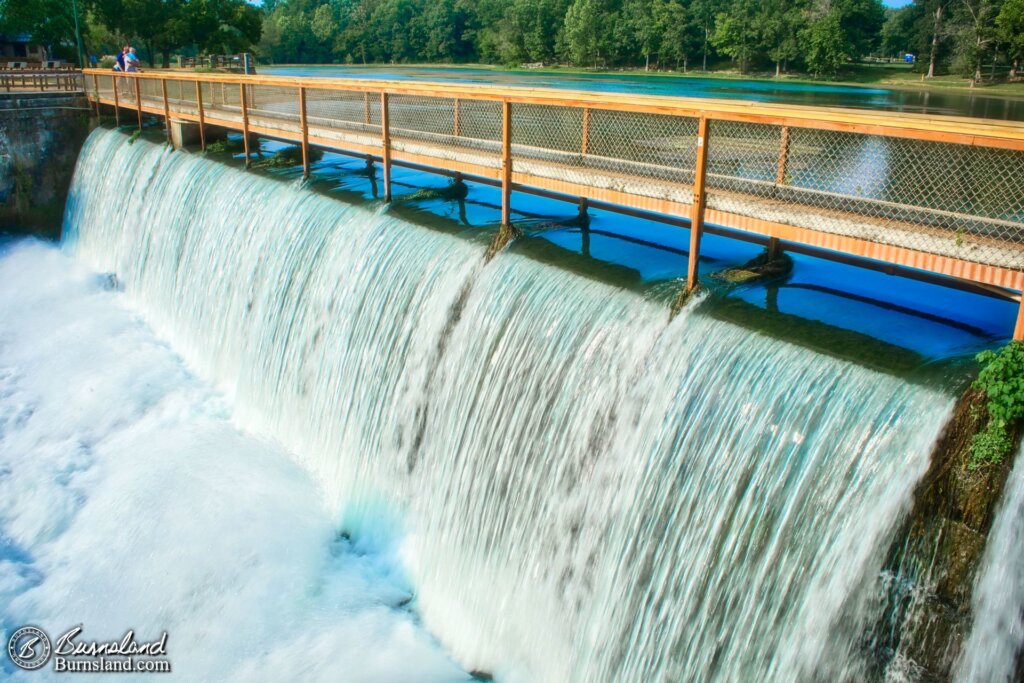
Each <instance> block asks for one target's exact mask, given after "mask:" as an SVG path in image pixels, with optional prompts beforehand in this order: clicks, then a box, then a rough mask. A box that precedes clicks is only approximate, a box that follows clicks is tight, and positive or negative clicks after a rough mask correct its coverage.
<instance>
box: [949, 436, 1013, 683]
mask: <svg viewBox="0 0 1024 683" xmlns="http://www.w3.org/2000/svg"><path fill="white" fill-rule="evenodd" d="M1021 577H1024V449H1022V451H1021V452H1020V453H1018V454H1017V462H1016V463H1015V465H1014V468H1013V470H1012V472H1011V473H1010V477H1009V479H1007V481H1006V491H1005V493H1004V494H1003V500H1002V502H1001V503H1000V507H999V511H998V512H997V513H996V518H995V523H994V524H993V527H992V531H991V532H990V533H989V541H988V545H987V546H986V547H985V556H984V559H983V560H982V563H981V569H980V571H979V577H978V582H977V586H976V587H975V590H974V600H973V605H972V611H973V613H974V626H973V627H972V629H971V634H970V636H969V637H968V638H967V640H966V642H965V643H964V649H963V652H962V654H961V657H960V661H959V662H958V663H957V667H956V672H955V676H956V680H958V681H964V682H965V683H966V682H970V683H975V682H977V683H981V682H991V683H1004V682H1005V683H1012V682H1013V681H1016V680H1020V678H1019V677H1020V675H1021V669H1020V667H1022V666H1024V661H1022V659H1021V658H1022V657H1024V583H1022V582H1021Z"/></svg>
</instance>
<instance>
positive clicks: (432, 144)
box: [86, 70, 1024, 337]
mask: <svg viewBox="0 0 1024 683" xmlns="http://www.w3.org/2000/svg"><path fill="white" fill-rule="evenodd" d="M86 73H87V79H88V82H87V90H88V91H89V94H90V96H91V98H92V99H93V101H94V102H97V103H100V104H105V105H111V106H114V107H115V108H121V109H123V108H129V109H135V110H136V111H138V112H139V117H140V120H141V115H142V114H143V113H148V114H154V115H156V116H161V117H167V118H170V119H179V120H184V121H194V122H197V123H201V124H203V125H206V126H210V125H214V126H221V127H224V128H228V129H233V130H238V131H241V132H248V133H250V134H255V135H261V136H266V137H272V138H276V139H281V140H288V141H293V142H295V143H298V144H299V145H302V146H303V148H304V149H306V148H307V147H308V146H309V145H312V146H316V147H321V148H325V149H330V150H337V151H342V152H347V153H353V154H365V155H369V156H373V157H375V158H379V159H381V160H382V161H383V162H384V166H385V186H386V188H387V192H388V193H389V192H390V183H389V177H390V175H389V174H390V164H391V163H392V162H403V163H408V164H415V165H420V166H425V167H429V168H436V169H440V170H444V171H447V172H458V173H462V174H465V175H467V176H472V177H476V178H481V179H487V180H489V181H492V182H494V183H496V184H501V185H502V186H503V188H504V190H505V192H504V207H505V211H504V219H505V222H508V220H509V215H510V214H509V202H510V199H509V193H510V192H511V190H512V189H516V190H520V189H522V190H527V191H529V190H539V191H545V192H553V193H558V194H562V195H567V196H569V197H572V198H576V197H579V198H586V199H588V200H593V201H598V202H605V203H610V204H614V205H618V206H622V207H628V208H632V209H639V210H643V211H651V212H655V213H659V214H664V215H668V216H673V217H678V218H683V219H686V220H689V221H690V222H691V224H693V225H696V226H697V230H693V231H691V232H692V236H691V237H692V239H691V253H699V241H700V234H701V232H702V230H703V225H704V223H705V222H708V223H713V224H717V225H720V226H725V227H728V228H733V229H735V230H739V231H744V232H746V233H751V234H754V235H759V236H762V237H765V238H769V239H772V240H781V241H783V242H788V243H793V244H799V245H805V246H809V247H815V248H821V249H827V250H832V251H836V252H841V253H844V254H849V255H852V256H856V257H861V258H867V259H874V260H877V261H882V262H885V263H888V264H893V265H896V266H902V267H907V268H914V269H920V270H924V271H930V272H932V273H935V274H939V275H943V276H948V277H954V278H959V279H962V280H968V281H971V282H974V283H978V284H980V285H983V286H990V287H997V288H1005V289H1008V290H1015V291H1021V290H1022V289H1024V124H1021V123H1016V122H1000V121H986V120H976V119H966V118H958V117H938V116H925V115H915V114H897V113H892V112H873V111H855V110H843V109H832V108H816V107H800V106H789V105H775V104H763V103H755V102H746V101H744V102H736V101H717V100H697V99H688V98H665V97H646V96H636V95H629V96H627V95H617V94H605V93H589V92H576V91H562V90H533V89H524V88H496V87H486V86H475V85H474V86H471V85H459V84H449V83H413V82H396V81H364V80H348V79H337V80H328V79H317V78H305V79H302V78H283V77H263V76H258V77H252V76H249V77H246V76H236V75H218V74H193V73H177V72H159V73H152V74H151V73H144V74H141V75H140V76H138V77H136V78H121V79H120V80H121V85H120V87H119V88H118V90H117V91H115V89H114V79H113V78H112V77H111V75H110V72H107V71H91V70H87V71H86ZM136 93H137V95H136ZM137 96H138V97H139V98H140V99H141V107H137V106H136V97H137ZM306 168H307V172H308V162H307V164H306ZM695 262H696V259H691V273H690V276H691V277H690V281H691V282H695V281H696V270H695V267H696V263H695ZM1017 332H1018V335H1017V336H1018V337H1024V319H1022V320H1019V321H1018V331H1017Z"/></svg>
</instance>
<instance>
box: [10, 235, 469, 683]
mask: <svg viewBox="0 0 1024 683" xmlns="http://www.w3.org/2000/svg"><path fill="white" fill-rule="evenodd" d="M0 282H3V283H4V286H3V287H2V288H0V321H2V322H0V625H2V633H0V636H2V638H3V642H4V643H6V639H7V637H8V636H9V634H10V632H11V631H12V630H13V629H15V628H17V627H19V626H21V625H23V624H25V623H32V624H35V625H38V626H41V627H43V628H44V629H46V630H48V632H49V633H50V634H51V636H53V635H55V634H58V633H61V632H63V631H65V630H66V629H68V628H70V627H72V626H74V625H76V624H78V623H81V624H83V625H84V629H85V633H84V635H85V636H86V637H89V638H104V639H110V638H115V637H120V636H121V635H122V634H123V633H124V632H125V631H126V630H127V629H128V628H134V629H136V632H137V633H138V634H139V636H140V637H142V638H146V637H155V636H158V635H159V632H161V631H163V630H167V631H168V632H169V639H168V650H169V656H170V659H171V663H172V667H173V674H172V676H171V679H173V680H184V681H198V680H210V681H222V680H237V681H285V680H303V681H327V680H331V681H337V680H344V681H347V682H350V681H365V682H368V683H369V682H374V681H388V682H391V681H403V680H409V681H413V680H415V681H452V680H465V679H466V678H467V677H468V676H467V675H466V674H465V673H463V672H462V671H461V670H460V669H459V668H458V667H457V666H455V665H454V664H453V663H452V662H451V660H450V659H449V658H448V657H447V656H446V655H445V654H444V652H443V651H442V650H441V649H440V648H439V647H438V646H437V644H436V643H435V642H434V641H433V640H432V639H431V637H430V636H429V634H427V633H426V632H425V631H424V630H423V629H422V628H420V627H419V625H418V623H417V620H416V618H415V616H414V615H413V614H412V613H410V612H408V611H406V610H405V609H402V608H401V607H399V605H400V604H402V603H403V602H404V601H406V600H408V599H409V598H410V595H411V592H410V587H409V585H408V584H407V582H406V581H405V580H404V578H403V576H402V572H401V570H400V568H399V567H398V566H396V564H395V561H394V556H393V554H392V553H391V552H390V550H389V549H390V548H393V547H394V546H395V545H396V543H397V539H395V538H393V537H391V536H390V534H391V532H390V531H389V530H387V529H386V528H375V527H374V526H372V525H364V526H362V527H361V530H360V531H361V534H362V535H361V536H360V537H359V538H358V539H357V540H356V541H355V542H350V541H348V540H347V539H346V538H344V537H339V536H338V529H337V526H336V524H335V520H334V519H332V517H331V515H330V514H329V513H328V512H327V511H326V510H327V508H326V507H325V505H324V504H323V498H322V496H321V494H320V491H319V490H318V489H317V488H316V487H315V486H314V485H313V483H312V482H311V480H310V479H309V477H308V475H307V474H306V473H305V472H304V471H303V470H302V469H300V468H299V467H298V466H297V465H295V464H294V463H293V461H292V460H291V459H290V458H289V457H288V454H287V453H285V452H284V451H283V450H282V449H281V448H280V447H279V446H277V445H275V444H273V443H270V442H267V441H260V440H257V439H255V438H254V437H252V436H249V435H246V434H244V433H241V432H239V431H238V430H237V429H236V428H235V427H234V426H233V425H232V424H231V423H230V422H229V419H228V418H229V417H230V414H229V409H228V407H227V406H226V404H225V403H224V401H223V400H222V399H221V397H220V396H219V395H218V394H217V393H215V392H213V391H212V390H210V389H209V388H208V387H206V386H205V385H204V384H203V383H202V382H200V381H198V380H197V379H196V378H194V377H193V376H192V375H191V374H190V373H189V372H188V371H187V369H186V368H185V367H184V366H183V364H182V362H181V361H180V359H179V358H178V357H177V356H176V355H175V354H174V353H173V352H172V351H171V350H170V349H169V348H168V347H167V346H166V345H165V344H164V343H163V342H162V341H160V340H159V339H158V338H157V337H156V336H155V335H154V334H153V333H152V332H151V331H150V330H149V329H148V327H147V326H146V325H145V324H144V323H142V322H141V321H140V320H138V319H137V318H136V317H135V316H134V315H133V314H132V313H131V312H130V311H129V310H128V309H127V308H125V307H124V306H123V305H122V299H123V297H122V295H120V294H118V293H116V292H113V291H109V290H108V289H105V288H104V287H103V279H102V278H100V277H99V276H97V275H96V274H94V273H92V272H90V271H88V270H86V269H85V268H84V267H82V266H80V265H77V264H75V263H74V262H72V261H71V259H69V258H68V257H67V256H66V255H64V254H62V253H60V252H59V251H57V250H56V249H54V248H52V247H48V246H44V245H42V244H40V243H36V242H22V243H18V244H15V245H13V246H11V247H10V248H8V249H6V250H5V251H4V253H2V254H0ZM4 667H6V668H4ZM4 674H7V675H13V676H14V677H15V678H17V676H18V675H23V676H24V679H25V680H26V681H39V680H44V679H46V678H47V676H46V674H44V673H41V672H32V673H27V672H18V671H16V670H15V669H13V667H12V665H11V663H10V662H9V661H7V658H6V657H4V658H3V664H0V677H3V676H4ZM49 674H50V675H51V676H53V677H54V678H60V675H58V674H54V673H53V672H52V671H50V672H49ZM131 678H132V677H131V676H125V675H121V674H119V675H111V679H112V680H118V681H127V680H131ZM148 678H149V679H150V680H151V679H152V676H149V677H148ZM161 680H166V679H164V678H161Z"/></svg>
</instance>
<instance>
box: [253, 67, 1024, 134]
mask: <svg viewBox="0 0 1024 683" xmlns="http://www.w3.org/2000/svg"><path fill="white" fill-rule="evenodd" d="M260 72H261V73H264V74H279V75H288V76H314V77H323V78H388V79H396V80H412V79H422V80H431V81H439V80H440V81H456V82H459V83H483V84H498V85H508V86H519V87H534V88H565V89H570V90H595V91H601V92H619V93H640V94H645V95H672V96H677V97H713V98H718V99H740V100H756V101H761V102H781V103H784V104H813V105H821V106H829V107H859V108H864V109H886V110H892V111H904V112H917V113H930V114H948V115H953V116H977V117H981V118H989V119H1002V120H1008V121H1024V98H1012V97H999V96H994V95H985V94H973V93H963V92H949V93H946V92H928V91H919V90H902V89H889V88H874V87H863V86H849V85H830V84H827V83H826V84H808V83H788V82H780V83H774V82H771V81H743V80H736V79H725V78H698V77H691V76H665V75H656V76H646V75H643V74H605V73H601V74H597V73H595V74H588V73H557V72H552V71H537V72H530V71H499V70H492V69H480V68H472V67H454V66H453V67H403V66H381V67H376V66H373V67H363V66H262V67H260Z"/></svg>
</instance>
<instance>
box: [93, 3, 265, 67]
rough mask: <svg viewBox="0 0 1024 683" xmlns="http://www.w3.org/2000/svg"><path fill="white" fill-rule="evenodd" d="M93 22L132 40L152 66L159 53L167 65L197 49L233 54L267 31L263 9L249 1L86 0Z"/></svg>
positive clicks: (245, 47)
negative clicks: (188, 49) (183, 50)
mask: <svg viewBox="0 0 1024 683" xmlns="http://www.w3.org/2000/svg"><path fill="white" fill-rule="evenodd" d="M83 2H88V3H89V4H90V5H91V8H92V12H93V13H94V15H95V21H98V22H100V23H102V24H103V25H105V26H107V27H109V28H110V29H111V30H112V31H114V32H115V33H117V34H119V35H121V36H123V37H125V39H126V40H128V41H129V42H137V43H138V44H139V45H138V46H139V47H145V48H146V53H147V54H148V56H149V62H150V65H153V64H154V61H155V56H156V55H157V54H159V55H160V56H161V58H162V59H161V61H162V63H163V66H165V67H166V66H169V65H170V58H171V53H172V52H173V51H174V50H177V49H180V48H183V47H195V48H197V49H198V50H200V51H205V52H212V53H222V54H224V53H228V54H230V53H235V52H241V51H243V50H245V49H247V48H248V47H249V46H251V45H252V44H254V43H255V42H257V41H258V40H259V38H260V34H261V32H262V30H263V15H262V13H261V11H260V9H259V8H257V7H255V6H253V5H250V4H249V3H248V2H246V1H245V0H83Z"/></svg>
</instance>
